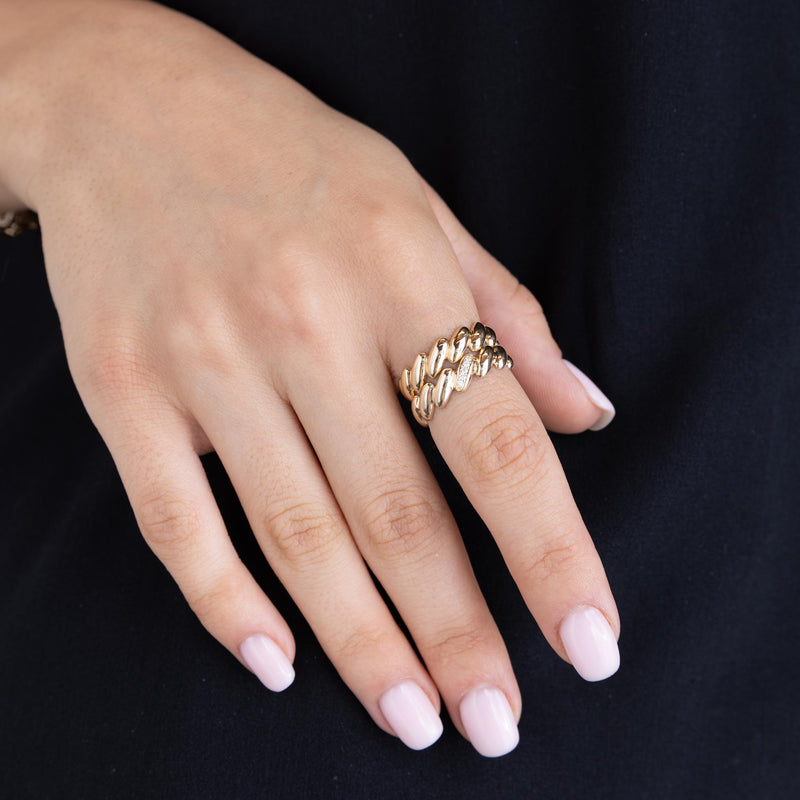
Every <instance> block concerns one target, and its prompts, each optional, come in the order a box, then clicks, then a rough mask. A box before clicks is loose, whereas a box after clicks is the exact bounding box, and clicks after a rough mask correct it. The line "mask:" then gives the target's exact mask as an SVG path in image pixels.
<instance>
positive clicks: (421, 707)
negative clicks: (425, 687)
mask: <svg viewBox="0 0 800 800" xmlns="http://www.w3.org/2000/svg"><path fill="white" fill-rule="evenodd" d="M378 705H379V706H380V709H381V711H382V712H383V716H384V717H386V721H387V722H388V723H389V724H390V725H391V726H392V730H393V731H394V732H395V733H396V734H397V736H398V737H399V739H400V741H401V742H402V743H403V744H404V745H406V746H407V747H410V748H411V749H412V750H423V749H424V748H426V747H430V746H431V745H432V744H433V743H434V742H435V741H436V740H437V739H438V738H439V737H440V736H441V735H442V730H443V728H442V720H441V719H440V718H439V715H438V714H437V713H436V709H435V708H434V707H433V703H431V701H430V700H429V699H428V695H426V694H425V692H423V691H422V689H421V688H420V687H419V686H417V684H416V683H414V681H403V682H402V683H398V684H396V685H395V686H392V688H391V689H389V690H388V691H386V692H384V693H383V694H382V695H381V699H380V700H379V701H378Z"/></svg>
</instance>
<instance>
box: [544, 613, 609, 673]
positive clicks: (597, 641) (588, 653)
mask: <svg viewBox="0 0 800 800" xmlns="http://www.w3.org/2000/svg"><path fill="white" fill-rule="evenodd" d="M559 633H560V634H561V641H562V643H563V644H564V649H565V650H566V651H567V655H568V656H569V660H570V661H571V662H572V666H573V667H575V669H576V670H577V672H578V675H580V676H581V678H583V679H584V680H586V681H602V680H604V679H605V678H608V677H610V676H611V675H613V674H614V673H615V672H616V671H617V670H618V669H619V647H617V637H616V636H614V631H612V630H611V626H610V625H609V624H608V620H607V619H606V618H605V615H604V614H603V613H602V612H601V611H598V610H597V609H596V608H593V607H592V606H578V608H575V609H573V610H572V611H571V612H570V613H569V615H568V616H567V617H566V618H565V619H564V621H563V622H562V623H561V628H560V630H559Z"/></svg>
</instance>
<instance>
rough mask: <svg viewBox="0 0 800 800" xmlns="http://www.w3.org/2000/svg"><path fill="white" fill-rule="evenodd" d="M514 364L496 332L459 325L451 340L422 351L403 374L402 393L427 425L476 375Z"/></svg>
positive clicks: (417, 415) (481, 375)
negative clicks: (428, 350)
mask: <svg viewBox="0 0 800 800" xmlns="http://www.w3.org/2000/svg"><path fill="white" fill-rule="evenodd" d="M513 366H514V361H513V359H512V358H511V356H510V355H508V353H506V351H505V348H503V347H501V346H500V345H499V344H498V342H497V336H496V334H495V332H494V331H493V330H492V329H491V328H488V327H486V326H485V325H481V323H480V322H476V323H475V324H474V325H473V326H472V327H471V328H466V327H461V328H458V329H457V330H456V331H455V332H454V333H453V335H452V336H451V337H450V338H449V339H437V340H436V343H435V344H434V345H433V347H431V349H430V352H428V353H419V354H418V355H417V357H416V358H415V359H414V363H413V364H412V365H411V366H410V367H406V369H404V370H403V372H402V374H401V375H400V381H399V383H400V392H401V394H402V395H403V397H405V398H406V399H407V400H410V401H411V412H412V414H413V415H414V419H415V420H416V421H417V422H419V424H420V425H422V426H423V427H427V426H428V423H429V422H430V420H431V418H432V417H433V412H434V411H436V409H437V408H444V407H445V406H446V405H447V402H448V401H449V400H450V396H451V395H452V394H453V392H463V391H466V389H467V387H468V386H469V384H470V381H471V380H472V377H473V375H474V376H476V377H479V378H482V377H483V376H484V375H486V374H487V373H488V372H489V370H490V369H491V368H492V367H495V368H496V369H502V368H503V367H508V368H509V369H511V368H512V367H513Z"/></svg>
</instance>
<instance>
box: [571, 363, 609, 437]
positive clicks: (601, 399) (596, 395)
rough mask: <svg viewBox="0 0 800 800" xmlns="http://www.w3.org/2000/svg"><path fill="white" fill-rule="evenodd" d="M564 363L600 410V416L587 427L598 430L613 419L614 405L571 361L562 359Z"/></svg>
mask: <svg viewBox="0 0 800 800" xmlns="http://www.w3.org/2000/svg"><path fill="white" fill-rule="evenodd" d="M564 364H565V366H566V367H567V369H568V370H569V371H570V372H571V373H572V374H573V375H574V376H575V377H576V378H577V379H578V381H579V383H580V384H581V386H583V390H584V391H585V392H586V394H587V395H588V397H589V400H591V401H592V403H593V404H594V405H595V406H597V408H599V409H600V411H601V412H602V413H601V414H600V418H599V419H598V420H597V422H595V424H594V425H592V427H591V428H589V430H590V431H600V430H602V429H603V428H605V427H606V425H608V423H609V422H611V420H612V419H614V414H616V413H617V412H616V411H615V410H614V406H613V405H612V403H611V401H610V400H609V399H608V398H607V397H606V396H605V395H604V394H603V393H602V392H601V391H600V389H598V388H597V384H595V383H594V381H592V380H591V379H590V378H589V377H588V376H586V375H584V374H583V373H582V372H581V371H580V370H579V369H578V368H577V367H576V366H575V365H574V364H573V363H571V362H569V361H567V359H566V358H565V359H564Z"/></svg>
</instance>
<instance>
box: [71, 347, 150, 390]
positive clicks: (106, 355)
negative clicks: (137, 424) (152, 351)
mask: <svg viewBox="0 0 800 800" xmlns="http://www.w3.org/2000/svg"><path fill="white" fill-rule="evenodd" d="M76 361H77V362H78V363H77V364H76V365H75V367H74V370H73V371H74V374H75V380H76V383H77V384H79V385H80V386H86V387H88V388H89V389H90V391H92V392H94V393H97V394H99V395H100V396H102V397H104V398H107V399H108V400H109V401H112V402H113V401H119V400H123V399H125V398H128V397H130V396H131V395H132V394H133V393H134V392H136V391H139V390H141V389H152V388H155V387H156V386H157V380H156V378H155V375H154V373H153V370H152V368H151V367H150V364H149V360H148V358H147V355H146V348H145V345H144V342H142V341H141V338H140V337H137V336H135V335H132V334H127V333H107V334H105V335H103V336H102V338H101V339H100V340H99V341H98V340H95V341H94V342H93V344H92V345H91V346H90V347H89V348H88V351H87V352H85V353H84V354H83V356H78V358H77V359H76Z"/></svg>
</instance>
